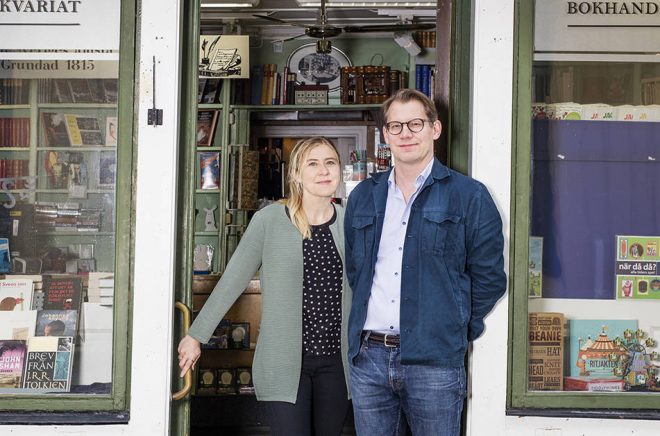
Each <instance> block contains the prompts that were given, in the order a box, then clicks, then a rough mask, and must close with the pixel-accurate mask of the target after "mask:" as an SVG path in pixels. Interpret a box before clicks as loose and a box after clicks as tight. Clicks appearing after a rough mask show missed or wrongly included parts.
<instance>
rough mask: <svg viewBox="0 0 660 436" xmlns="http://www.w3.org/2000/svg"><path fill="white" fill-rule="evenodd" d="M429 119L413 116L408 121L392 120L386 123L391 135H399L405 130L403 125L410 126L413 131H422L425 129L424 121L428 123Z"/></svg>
mask: <svg viewBox="0 0 660 436" xmlns="http://www.w3.org/2000/svg"><path fill="white" fill-rule="evenodd" d="M428 122H429V121H428V120H423V119H421V118H413V119H412V120H410V121H408V122H407V123H402V122H401V121H390V122H389V123H386V124H385V130H387V133H389V134H390V135H399V134H400V133H401V132H402V131H403V126H404V125H406V126H408V130H410V131H411V132H413V133H418V132H421V131H422V130H423V129H424V123H428Z"/></svg>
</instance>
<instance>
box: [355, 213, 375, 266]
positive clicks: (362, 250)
mask: <svg viewBox="0 0 660 436" xmlns="http://www.w3.org/2000/svg"><path fill="white" fill-rule="evenodd" d="M375 223H376V217H373V216H354V217H353V221H352V222H351V227H353V257H354V258H356V259H363V258H364V257H366V256H367V255H369V254H370V253H371V250H372V249H373V246H374V234H375V232H376V229H375V227H376V226H375Z"/></svg>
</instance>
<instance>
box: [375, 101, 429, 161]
mask: <svg viewBox="0 0 660 436" xmlns="http://www.w3.org/2000/svg"><path fill="white" fill-rule="evenodd" d="M414 119H421V120H423V121H424V127H423V128H422V129H421V130H420V131H419V132H411V131H410V129H409V128H408V125H406V123H407V122H408V121H410V120H414ZM393 121H398V122H400V123H403V130H401V133H399V134H398V135H395V134H391V133H389V132H388V131H387V128H386V127H383V134H384V135H385V140H386V141H387V143H388V144H389V146H390V149H391V151H392V155H393V156H394V161H395V165H397V166H400V165H410V166H416V165H423V164H426V163H427V162H428V161H429V159H430V158H431V156H433V141H434V140H435V139H438V138H439V137H440V133H441V132H442V125H441V124H440V121H437V120H436V121H435V122H433V123H431V122H430V121H429V120H428V119H427V117H426V112H425V111H424V106H423V105H422V103H420V102H418V101H416V100H411V101H409V102H406V103H401V102H394V103H392V105H391V106H390V109H389V111H388V112H387V120H386V122H387V123H390V122H393Z"/></svg>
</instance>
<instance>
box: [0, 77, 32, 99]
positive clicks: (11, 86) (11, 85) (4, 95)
mask: <svg viewBox="0 0 660 436" xmlns="http://www.w3.org/2000/svg"><path fill="white" fill-rule="evenodd" d="M28 92H29V87H28V83H27V81H26V80H22V79H0V105H2V104H7V105H9V104H27V103H28Z"/></svg>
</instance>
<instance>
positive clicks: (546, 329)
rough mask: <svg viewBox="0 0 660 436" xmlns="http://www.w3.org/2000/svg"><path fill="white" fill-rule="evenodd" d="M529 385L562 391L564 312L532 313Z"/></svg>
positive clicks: (532, 388) (535, 387) (529, 386)
mask: <svg viewBox="0 0 660 436" xmlns="http://www.w3.org/2000/svg"><path fill="white" fill-rule="evenodd" d="M528 350H529V351H528V356H527V388H528V389H529V390H534V391H561V390H562V388H563V375H564V315H563V314H562V313H558V312H530V313H529V349H528Z"/></svg>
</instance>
